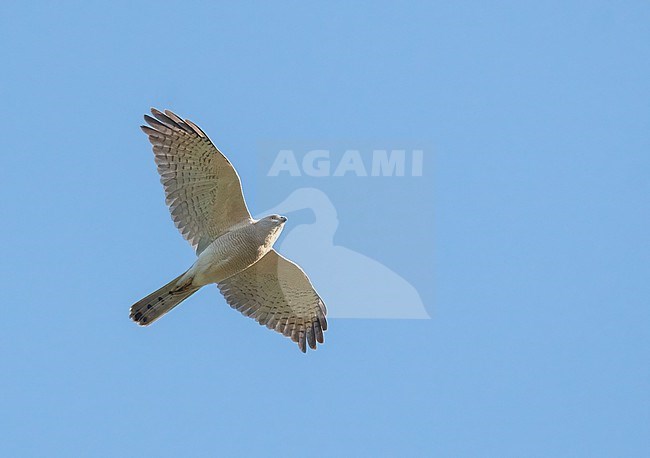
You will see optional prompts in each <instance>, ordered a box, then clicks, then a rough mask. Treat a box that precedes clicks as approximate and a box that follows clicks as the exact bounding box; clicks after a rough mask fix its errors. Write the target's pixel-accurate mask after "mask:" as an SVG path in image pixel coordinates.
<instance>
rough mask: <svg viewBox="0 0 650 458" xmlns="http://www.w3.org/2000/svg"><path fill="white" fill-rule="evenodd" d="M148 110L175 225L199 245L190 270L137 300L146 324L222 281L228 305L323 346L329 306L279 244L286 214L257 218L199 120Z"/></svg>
mask: <svg viewBox="0 0 650 458" xmlns="http://www.w3.org/2000/svg"><path fill="white" fill-rule="evenodd" d="M151 112H152V114H153V115H154V117H155V118H152V117H150V116H146V115H145V120H146V121H147V123H148V124H149V126H151V127H149V126H142V130H143V131H144V132H145V133H146V134H147V135H148V136H149V140H150V141H151V143H152V145H153V151H154V154H155V158H156V164H157V166H158V172H159V173H160V176H161V182H162V183H163V186H164V188H165V195H166V202H167V204H168V205H169V207H170V211H171V214H172V218H173V220H174V223H175V224H176V226H177V227H178V229H179V230H180V231H181V233H182V234H183V236H184V237H185V238H186V239H187V240H188V241H189V242H190V243H191V244H192V246H193V247H194V248H195V249H196V254H197V256H198V258H197V260H196V262H195V263H194V264H193V265H192V266H191V267H190V268H189V269H188V270H187V271H186V272H185V273H183V274H181V275H179V276H178V277H177V278H175V279H174V280H172V281H171V282H169V283H167V284H166V285H165V286H163V287H162V288H160V289H158V290H157V291H155V292H153V293H151V294H149V295H148V296H146V297H145V298H143V299H142V300H140V301H138V302H136V303H135V304H133V306H131V314H130V316H131V318H132V319H133V320H134V321H136V322H137V323H138V324H140V325H143V326H146V325H149V324H151V323H153V322H154V321H156V320H157V319H159V318H160V317H162V316H163V315H164V314H166V313H167V312H169V311H170V310H172V309H173V308H174V307H176V306H177V305H178V304H180V303H181V302H182V301H184V300H185V299H187V298H188V297H190V296H191V295H192V294H194V293H195V292H196V291H198V290H199V289H200V288H201V287H203V286H205V285H208V284H211V283H216V284H217V285H218V286H219V289H220V291H221V292H222V293H223V295H224V296H225V298H226V301H227V302H228V304H229V305H230V306H231V307H233V308H235V309H237V310H239V311H240V312H242V313H243V314H244V315H246V316H250V317H251V318H253V319H255V320H256V321H257V322H258V323H260V324H263V325H266V326H267V327H268V328H270V329H274V330H276V331H278V332H280V333H282V334H284V335H285V336H287V337H290V338H291V339H292V340H293V341H294V342H296V343H297V344H298V346H299V347H300V349H301V350H302V351H303V352H304V351H306V347H307V344H308V345H309V346H310V347H311V348H312V349H315V348H316V343H317V342H319V343H322V342H323V331H325V330H326V329H327V320H326V319H325V314H326V309H325V304H324V303H323V301H322V300H321V298H320V297H319V296H318V294H317V293H316V291H315V290H314V288H313V286H312V285H311V282H310V281H309V279H308V278H307V276H306V275H305V273H304V272H303V271H302V269H300V267H298V266H297V265H296V264H294V263H292V262H291V261H289V260H287V259H285V258H283V257H282V256H280V255H279V254H278V253H277V252H276V251H275V250H273V244H274V243H275V241H276V240H277V238H278V236H279V235H280V232H281V231H282V228H283V226H284V223H285V222H286V220H287V219H286V218H285V217H282V216H279V215H270V216H267V217H264V218H262V219H260V220H254V219H253V218H252V217H251V216H250V213H249V212H248V208H247V207H246V203H245V201H244V197H243V194H242V191H241V184H240V181H239V177H238V175H237V172H236V171H235V169H234V168H233V167H232V165H231V164H230V162H229V161H228V159H226V157H225V156H223V154H222V153H221V152H220V151H219V150H218V149H217V148H216V147H215V146H214V145H213V144H212V142H211V141H210V140H209V139H208V137H207V135H205V133H204V132H203V131H202V130H201V129H200V128H199V127H197V126H196V125H195V124H194V123H192V122H191V121H189V120H187V119H185V120H183V119H181V118H180V117H178V116H176V115H175V114H174V113H172V112H170V111H165V112H164V113H163V112H160V111H158V110H155V109H152V110H151Z"/></svg>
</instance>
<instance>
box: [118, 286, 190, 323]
mask: <svg viewBox="0 0 650 458" xmlns="http://www.w3.org/2000/svg"><path fill="white" fill-rule="evenodd" d="M183 275H184V274H181V275H179V276H178V277H176V278H174V279H173V280H172V281H170V282H169V283H167V284H166V285H165V286H163V287H162V288H160V289H159V290H157V291H154V292H153V293H151V294H149V295H148V296H147V297H145V298H144V299H140V300H139V301H138V302H136V303H135V304H133V305H132V306H131V314H130V315H129V317H130V318H131V319H132V320H133V321H135V322H136V323H138V324H139V325H140V326H147V325H150V324H151V323H153V322H154V321H156V320H157V319H158V318H160V317H161V316H163V315H164V314H165V313H167V312H169V311H170V310H171V309H173V308H174V307H176V306H177V305H178V304H180V303H181V302H183V301H184V300H185V299H187V298H188V297H190V296H191V295H192V294H194V293H195V292H197V291H198V290H199V288H195V287H192V286H191V283H190V284H187V285H182V284H179V280H180V278H181V277H182V276H183Z"/></svg>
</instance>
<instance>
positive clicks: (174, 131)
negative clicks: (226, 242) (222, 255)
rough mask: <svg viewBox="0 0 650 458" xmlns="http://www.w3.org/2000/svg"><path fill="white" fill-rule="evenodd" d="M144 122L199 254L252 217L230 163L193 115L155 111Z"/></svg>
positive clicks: (169, 197) (168, 192) (182, 225)
mask: <svg viewBox="0 0 650 458" xmlns="http://www.w3.org/2000/svg"><path fill="white" fill-rule="evenodd" d="M151 114H153V116H154V117H153V118H152V117H151V116H148V115H145V116H144V119H145V121H146V122H147V124H149V126H141V128H142V130H143V131H144V133H146V134H147V135H148V136H149V141H150V142H151V144H152V145H153V152H154V155H155V160H156V165H157V166H158V173H159V174H160V181H161V183H162V184H163V186H164V188H165V197H166V198H165V201H166V202H167V205H168V206H169V211H170V212H171V214H172V219H173V220H174V224H176V227H177V228H178V230H179V231H180V232H181V234H182V235H183V237H185V239H186V240H187V241H188V242H190V244H191V245H192V247H193V248H194V249H195V250H196V252H197V254H200V253H201V251H203V250H204V249H205V247H207V246H208V245H209V244H210V243H211V242H212V241H214V240H215V239H216V238H217V237H219V236H220V235H222V234H223V233H225V232H227V231H228V230H229V229H230V228H232V227H233V226H236V225H238V224H240V223H243V222H245V221H250V219H251V215H250V213H249V212H248V208H247V207H246V202H245V201H244V195H243V193H242V189H241V182H240V181H239V176H238V175H237V171H236V170H235V168H234V167H233V166H232V164H231V163H230V161H228V159H227V158H226V157H225V156H224V155H223V154H222V153H221V152H220V151H219V150H218V149H217V147H216V146H214V144H213V143H212V142H211V141H210V139H209V138H208V136H207V135H206V134H205V133H204V132H203V131H202V130H201V129H200V128H199V127H198V126H196V125H195V124H194V123H193V122H192V121H190V120H189V119H185V120H183V119H181V118H180V117H178V116H176V115H175V114H174V113H172V112H171V111H168V110H165V112H164V113H163V112H160V111H158V110H156V109H155V108H152V109H151Z"/></svg>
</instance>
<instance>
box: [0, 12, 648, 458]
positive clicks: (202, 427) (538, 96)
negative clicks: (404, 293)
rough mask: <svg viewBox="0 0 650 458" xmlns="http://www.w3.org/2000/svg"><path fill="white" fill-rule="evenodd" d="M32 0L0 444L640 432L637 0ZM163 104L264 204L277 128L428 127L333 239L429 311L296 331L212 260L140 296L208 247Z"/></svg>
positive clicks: (9, 71)
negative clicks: (167, 194) (300, 341)
mask: <svg viewBox="0 0 650 458" xmlns="http://www.w3.org/2000/svg"><path fill="white" fill-rule="evenodd" d="M27 3H28V2H20V3H19V2H5V3H3V5H2V6H1V7H0V56H1V57H2V61H3V62H4V65H3V68H2V72H1V73H0V97H1V100H2V104H3V107H2V114H0V119H1V121H2V125H3V127H4V128H3V135H2V142H1V146H0V151H1V153H2V158H3V167H2V168H1V169H0V174H1V178H2V180H1V183H2V185H1V186H2V196H3V198H2V203H1V208H2V214H3V215H5V218H4V224H3V225H2V241H3V242H2V247H3V255H2V257H1V259H2V261H1V263H0V265H1V266H2V274H3V275H2V286H3V291H4V298H3V301H2V303H3V318H2V320H0V365H1V367H2V376H1V377H0V393H1V396H0V411H2V412H3V413H2V415H1V417H2V427H1V428H0V455H3V456H43V455H47V456H125V457H126V456H157V457H162V456H251V455H254V456H259V455H273V454H280V453H282V454H285V455H288V456H298V455H304V454H314V455H316V456H331V455H333V454H338V455H343V456H369V455H375V456H382V455H386V456H388V455H400V456H423V455H429V456H431V455H436V456H513V457H520V456H572V457H574V456H590V457H593V456H647V454H648V453H649V452H650V446H649V443H648V434H649V433H650V398H649V397H650V395H649V393H650V390H649V388H650V387H649V383H650V370H649V366H648V360H649V358H648V357H649V356H650V355H649V354H648V353H649V352H648V348H649V345H650V338H649V331H648V330H649V329H650V326H649V325H650V313H649V310H648V297H649V296H650V287H649V286H648V285H649V283H650V282H648V278H649V274H650V268H649V266H650V256H649V255H650V245H649V242H648V241H649V239H648V233H649V227H648V226H649V222H650V221H649V217H648V215H649V210H650V208H649V207H648V202H649V199H648V196H649V193H650V185H649V180H648V176H649V174H650V156H649V155H648V151H649V148H650V130H649V129H648V128H649V127H650V111H649V108H648V100H649V96H650V93H649V92H650V91H649V90H650V83H649V82H650V71H649V70H650V64H649V62H650V55H649V50H648V43H650V31H649V29H648V23H649V21H650V7H649V6H648V4H647V2H624V3H619V4H614V3H611V2H597V1H584V2H542V3H539V2H537V3H531V2H524V3H522V2H492V3H490V4H486V3H485V2H453V4H447V5H434V4H432V3H431V2H412V3H406V4H405V3H397V2H395V3H385V2H372V3H371V2H367V3H361V2H358V3H354V4H350V2H328V3H327V4H324V3H323V4H318V5H316V4H305V2H283V3H278V4H270V3H269V4H266V3H264V4H262V2H257V3H255V4H254V3H252V2H247V3H245V4H244V2H241V3H238V4H237V5H236V6H235V5H233V4H231V3H225V2H224V3H217V2H204V3H195V2H183V3H176V4H172V3H165V2H151V3H135V4H134V3H131V2H123V3H120V2H114V3H112V4H111V5H110V6H109V5H100V4H88V3H81V2H79V3H73V2H61V3H53V2H41V3H39V2H29V4H27ZM151 106H156V107H159V108H171V109H173V110H174V111H177V112H178V113H180V114H182V115H184V116H186V117H189V118H190V119H192V120H194V121H195V122H196V123H198V124H199V125H200V126H201V127H202V128H203V129H204V130H206V131H207V133H208V134H209V135H210V136H211V138H212V139H213V140H214V141H215V142H216V143H217V144H218V145H219V147H220V148H221V149H222V150H223V151H224V152H225V153H226V154H227V155H228V156H229V157H230V159H231V160H232V162H233V163H234V164H235V165H236V166H237V169H238V171H239V173H240V175H241V177H242V181H243V182H244V187H245V189H246V196H247V198H248V201H249V205H250V207H251V210H252V211H253V212H254V213H255V212H260V211H263V210H264V209H265V208H267V206H268V205H272V204H277V203H279V202H280V201H281V200H282V199H283V198H284V194H283V195H278V196H277V198H269V195H268V192H269V189H272V188H273V186H270V187H269V186H268V185H267V184H265V181H264V177H263V176H260V172H259V164H260V160H263V158H264V154H265V150H264V148H262V147H260V145H264V144H269V143H268V142H276V143H274V144H277V142H284V144H289V145H297V144H300V142H307V143H309V144H310V145H323V144H325V145H335V144H336V145H341V144H343V145H359V144H365V145H367V144H375V145H380V146H381V145H389V146H390V145H400V144H401V145H407V146H408V145H428V146H427V148H426V150H425V151H426V155H425V173H424V175H423V176H422V177H420V178H419V180H420V181H413V180H415V179H414V178H413V179H410V181H409V180H405V181H404V182H399V180H392V179H388V178H387V179H386V180H384V181H381V180H380V181H356V180H355V179H354V178H351V179H350V180H351V181H350V183H351V187H350V188H346V190H345V193H346V195H349V200H347V201H346V202H344V203H341V202H335V203H336V204H337V209H338V210H339V220H340V221H339V222H340V225H339V232H337V236H336V237H337V238H336V239H335V242H336V243H339V244H341V245H345V246H346V247H348V248H350V249H353V250H355V251H358V252H360V253H364V254H366V255H368V256H373V257H374V258H375V259H377V260H379V261H381V262H382V263H384V264H385V265H387V266H390V267H391V269H393V270H395V271H396V272H399V274H400V275H402V276H403V277H404V278H406V279H408V281H409V282H410V283H411V284H412V285H414V286H415V287H416V288H417V289H418V290H419V291H420V293H421V295H422V298H423V301H424V304H425V306H426V308H427V311H428V312H429V314H430V315H431V317H432V319H431V320H393V319H390V320H373V319H339V320H332V321H331V323H330V330H329V331H328V332H327V334H326V343H325V345H324V346H323V347H322V348H320V349H319V350H318V351H316V352H312V353H310V354H307V355H303V354H301V353H300V352H299V351H298V350H297V348H296V347H295V346H294V345H293V344H291V343H290V342H289V341H287V340H285V339H283V338H281V337H280V336H276V335H274V334H273V333H271V332H270V331H267V330H265V329H263V328H260V327H259V326H258V325H256V324H255V323H254V322H252V321H251V320H248V319H245V318H244V317H241V316H239V314H238V313H237V312H235V311H233V310H231V309H230V308H229V307H228V306H227V305H226V304H225V302H224V300H223V299H222V298H221V296H220V295H219V294H218V292H217V290H216V288H206V289H205V291H201V292H200V293H198V294H197V295H195V296H193V297H192V298H191V299H190V300H188V302H187V303H185V304H183V305H182V306H181V307H180V308H179V309H178V310H175V311H174V312H173V313H172V314H170V315H169V316H166V317H165V318H164V319H162V320H160V322H158V323H156V324H155V325H154V326H152V327H151V328H147V329H141V328H138V327H137V326H135V325H134V324H133V323H131V322H130V321H129V320H128V308H129V306H130V305H131V304H132V303H133V302H134V301H136V300H137V299H139V298H140V297H142V296H143V295H145V294H147V293H149V292H150V291H151V290H153V289H155V288H157V287H158V286H160V285H162V284H163V283H164V282H166V281H167V280H169V279H170V278H172V277H173V276H175V275H177V274H178V273H180V271H181V270H182V269H184V268H186V267H187V266H189V265H190V264H191V263H192V262H193V258H194V255H193V253H192V251H191V249H190V248H189V246H188V245H187V244H186V243H185V242H184V241H183V239H182V238H181V237H180V235H179V234H178V233H177V231H176V229H175V228H174V226H173V224H172V222H171V220H170V218H169V215H168V213H167V209H166V208H165V206H164V200H163V195H162V190H161V187H160V185H159V183H158V177H157V174H156V170H155V167H154V164H153V159H152V154H151V152H150V149H149V145H148V143H147V142H146V139H145V138H144V136H143V135H142V133H141V132H140V131H139V129H138V126H139V124H140V123H141V116H142V114H143V113H145V112H146V111H147V110H148V109H149V107H151ZM328 142H329V143H328ZM260 158H262V159H260ZM327 183H329V184H328V185H327V186H330V187H331V188H336V186H337V183H335V182H332V181H331V180H330V181H327ZM357 183H358V184H357ZM396 183H397V184H396ZM308 184H309V185H310V186H313V185H314V184H313V183H308ZM346 186H347V185H346ZM355 186H356V187H355ZM282 189H283V190H284V189H285V188H282ZM287 189H288V188H287ZM342 195H343V193H342V192H341V196H342ZM390 195H397V196H399V199H397V198H395V199H393V200H391V199H390V198H389V197H388V196H390ZM377 196H379V197H377ZM335 197H336V196H335ZM339 197H340V196H339ZM358 197H362V199H359V202H360V203H363V205H361V204H357V203H356V202H357V198H358ZM333 200H335V199H334V198H333ZM369 202H370V203H372V202H374V204H373V205H369ZM423 215H424V216H423ZM302 218H309V216H308V215H307V216H305V214H304V213H302V214H297V216H296V217H295V219H291V220H290V222H289V223H290V224H291V223H292V221H295V222H300V221H303V220H302ZM375 218H376V221H377V225H378V227H379V229H377V230H369V227H370V226H372V223H373V222H374V221H375ZM294 224H295V223H294ZM431 225H432V226H433V229H432V230H431V231H430V232H429V231H427V230H424V229H423V228H424V227H430V226H431ZM408 226H415V228H414V229H412V231H405V230H404V229H403V228H405V227H408ZM373 227H374V226H373ZM425 242H426V243H425ZM423 243H425V245H423ZM423 246H424V247H423Z"/></svg>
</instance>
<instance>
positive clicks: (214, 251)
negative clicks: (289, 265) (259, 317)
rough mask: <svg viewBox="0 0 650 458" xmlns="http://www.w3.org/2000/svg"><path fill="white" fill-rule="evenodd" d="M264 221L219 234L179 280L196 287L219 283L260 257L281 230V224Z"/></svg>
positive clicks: (269, 248)
mask: <svg viewBox="0 0 650 458" xmlns="http://www.w3.org/2000/svg"><path fill="white" fill-rule="evenodd" d="M263 223H264V222H263V221H262V220H260V221H256V222H250V223H248V224H245V225H242V226H239V227H236V228H234V229H233V230H231V231H229V232H226V233H225V234H223V235H221V236H219V237H218V238H217V239H216V240H215V241H214V242H212V243H211V244H210V245H208V246H207V247H206V249H205V250H203V251H202V252H201V254H199V257H198V259H197V260H196V262H195V263H194V264H193V265H192V267H190V269H189V270H188V271H187V272H186V273H185V274H184V275H183V276H182V277H181V279H180V283H184V282H187V281H188V280H191V286H193V287H197V288H200V287H201V286H205V285H209V284H211V283H219V282H221V281H223V280H225V279H227V278H229V277H232V276H233V275H235V274H237V273H239V272H241V271H243V270H245V269H247V268H248V267H250V266H252V265H253V264H255V263H256V262H257V261H259V260H260V259H262V257H263V256H264V255H266V254H267V253H268V252H269V251H271V249H272V248H273V243H275V241H276V240H277V238H278V236H279V235H280V232H281V231H282V226H275V225H264V224H263Z"/></svg>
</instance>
